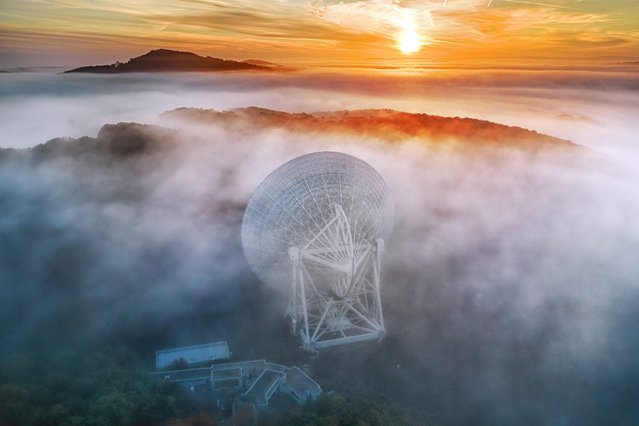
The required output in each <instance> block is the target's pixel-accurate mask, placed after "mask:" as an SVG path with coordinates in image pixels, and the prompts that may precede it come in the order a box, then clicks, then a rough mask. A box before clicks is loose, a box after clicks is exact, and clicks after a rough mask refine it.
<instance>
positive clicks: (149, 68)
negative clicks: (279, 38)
mask: <svg viewBox="0 0 639 426" xmlns="http://www.w3.org/2000/svg"><path fill="white" fill-rule="evenodd" d="M271 69H272V66H262V65H259V64H253V63H249V62H238V61H231V60H226V59H220V58H213V57H211V56H206V57H203V56H199V55H196V54H195V53H191V52H179V51H175V50H168V49H156V50H151V51H150V52H148V53H145V54H144V55H142V56H138V57H137V58H131V59H129V60H128V61H127V62H116V63H115V64H111V65H93V66H86V67H80V68H75V69H72V70H69V71H65V72H66V73H75V72H84V73H98V74H119V73H128V72H176V71H197V72H211V71H269V70H271Z"/></svg>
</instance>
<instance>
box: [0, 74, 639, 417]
mask: <svg viewBox="0 0 639 426" xmlns="http://www.w3.org/2000/svg"><path fill="white" fill-rule="evenodd" d="M0 78H2V79H3V81H4V83H3V85H2V101H1V102H2V108H3V111H4V112H5V113H3V114H2V115H0V120H1V123H2V128H3V129H5V133H4V139H3V143H2V145H3V147H22V148H24V147H31V146H34V145H37V144H40V143H43V142H45V141H47V140H49V139H52V138H53V137H57V136H70V137H74V138H77V137H80V136H85V135H87V136H89V138H84V139H80V140H70V139H59V140H56V141H53V142H50V143H48V144H46V145H44V146H37V147H35V148H34V149H33V150H31V151H28V152H27V151H25V152H12V151H5V152H4V153H3V154H2V155H0V240H1V241H2V244H1V245H0V295H1V300H3V301H6V302H5V306H6V309H3V310H2V313H0V325H1V327H2V330H1V333H0V336H1V337H0V347H2V348H13V347H19V346H27V347H39V348H44V347H46V346H47V345H56V344H63V345H70V346H83V345H101V344H104V342H107V341H108V342H125V343H126V344H128V345H131V346H132V347H134V348H135V350H137V351H139V352H141V353H148V356H149V358H151V357H152V356H153V351H154V350H155V349H158V346H159V347H164V346H171V345H179V344H195V343H201V342H203V341H206V340H216V339H229V342H230V344H231V349H232V350H233V352H234V353H235V355H236V356H237V357H238V358H239V359H249V358H250V357H252V356H259V357H263V356H265V354H268V355H269V356H273V357H278V356H279V357H286V354H285V352H286V351H287V350H289V349H288V348H291V347H294V346H295V342H294V341H291V340H290V339H289V338H288V337H286V336H285V334H283V333H280V331H279V330H280V328H281V323H282V320H281V317H282V314H283V306H284V305H285V304H286V295H282V294H279V293H278V292H276V291H274V290H273V289H270V288H268V287H265V286H263V285H262V284H261V283H259V281H258V280H257V278H256V277H255V276H254V275H253V273H252V272H251V271H250V270H249V268H248V265H247V264H246V262H245V260H244V258H243V255H242V252H241V248H240V243H239V229H240V228H239V227H240V224H241V218H242V214H243V209H244V207H245V205H246V202H247V201H248V199H249V197H250V195H251V193H252V191H253V190H254V189H255V187H256V186H257V185H258V184H259V182H260V181H261V180H262V179H263V178H264V177H265V176H266V175H267V174H268V173H269V172H270V171H272V170H273V169H275V168H276V167H277V166H279V165H280V164H282V163H283V162H285V161H287V160H289V159H291V158H294V157H295V156H297V155H301V154H303V153H307V152H312V151H317V150H336V151H342V152H346V153H350V154H352V155H355V156H357V157H359V158H361V159H363V160H365V161H367V162H369V163H370V164H371V165H373V166H374V167H375V168H376V169H377V170H378V171H379V172H380V173H381V174H382V176H383V177H384V178H385V179H386V180H387V182H388V184H389V186H390V188H391V192H392V193H393V194H394V201H395V208H396V211H395V218H396V223H395V230H394V233H393V235H392V236H391V238H390V239H389V241H388V242H387V243H386V247H387V250H386V255H385V259H384V263H383V268H384V272H383V278H384V280H383V284H382V286H383V304H384V309H385V316H386V320H387V330H388V335H387V337H386V338H385V340H384V341H383V342H382V343H381V344H380V346H379V347H376V346H375V345H373V346H372V347H369V348H368V349H364V350H363V351H362V352H361V353H359V354H356V353H354V352H349V353H348V354H346V355H344V354H342V355H340V354H339V353H337V354H334V353H330V354H327V355H322V354H320V357H319V359H318V361H317V365H316V366H315V367H314V368H315V377H316V378H317V380H318V381H319V382H320V383H321V384H322V385H323V386H324V388H325V389H329V388H333V389H336V390H337V391H342V390H345V389H355V390H356V391H358V392H368V393H370V394H371V395H383V396H385V397H387V398H390V399H391V400H393V401H395V402H397V403H398V404H400V405H401V406H402V407H404V408H405V409H407V410H411V411H415V412H417V413H418V414H419V415H420V416H423V417H424V418H425V419H427V420H429V421H431V422H433V423H435V424H469V423H472V424H514V423H518V424H522V423H523V424H604V423H608V424H631V423H632V421H633V420H635V419H636V418H637V416H638V415H639V413H638V411H637V407H636V401H637V398H639V358H638V357H637V354H638V353H639V335H638V334H637V331H636V323H637V319H639V315H638V314H637V312H639V310H638V308H639V288H638V286H639V282H638V280H639V261H638V259H637V253H639V224H637V220H636V218H637V217H639V196H638V195H639V194H638V192H637V191H638V190H637V188H638V187H639V186H638V184H639V178H638V176H639V174H637V173H636V170H634V169H633V166H634V164H636V163H633V161H634V160H635V159H636V158H637V156H636V154H637V151H636V148H637V147H636V146H634V145H633V143H635V142H634V140H633V137H635V136H634V135H636V134H637V131H638V130H639V129H638V127H639V124H637V122H636V120H634V119H631V117H633V114H635V111H636V109H633V108H634V106H636V105H637V100H638V99H639V94H638V92H637V91H636V88H633V86H632V81H630V83H629V82H628V81H626V80H623V81H622V82H619V79H617V78H612V77H611V81H610V83H609V84H599V85H596V86H595V87H593V85H592V79H590V80H588V79H585V80H584V81H583V86H584V87H582V88H581V89H579V88H578V87H577V88H576V87H575V86H576V85H577V83H574V82H573V83H571V85H570V87H567V88H565V89H561V84H560V83H561V81H560V80H559V81H558V80H556V79H554V80H553V79H548V80H547V81H542V82H541V83H540V84H539V85H537V86H535V85H531V84H528V83H526V84H525V83H524V80H523V79H522V80H521V81H520V83H517V81H519V80H517V79H515V81H514V82H513V81H510V80H505V81H504V84H497V83H496V82H495V80H494V79H491V80H490V82H488V83H487V82H486V81H482V80H481V79H475V80H473V81H471V82H468V81H466V80H463V81H461V80H454V79H452V80H450V82H451V83H448V84H450V85H452V82H454V81H457V82H458V83H459V85H458V86H449V87H452V88H450V90H452V94H451V93H448V95H446V93H447V91H446V90H444V89H442V88H441V87H440V85H442V84H444V83H445V82H446V81H448V80H445V79H438V80H437V81H436V82H430V83H429V82H415V81H414V80H407V81H404V82H403V83H401V84H399V83H394V84H396V85H399V87H398V88H397V90H396V91H394V90H392V88H389V87H388V86H389V85H390V84H391V81H392V79H390V77H388V76H381V77H374V78H373V77H368V79H366V78H362V79H361V80H360V82H361V83H360V85H359V86H357V85H356V86H355V87H354V88H348V89H344V85H345V83H342V84H341V85H340V84H338V82H339V81H340V80H339V78H337V77H335V76H327V75H323V76H317V75H315V76H309V75H306V76H304V75H303V76H297V75H296V76H291V78H290V80H291V83H290V84H287V83H285V82H284V81H283V79H284V77H283V76H279V75H278V76H267V77H259V78H258V77H251V76H246V75H231V76H215V77H207V76H201V75H190V76H148V75H133V76H78V75H72V76H67V75H41V74H37V75H36V74H12V75H3V76H1V77H0ZM349 78H350V77H344V79H346V80H345V81H347V82H348V81H351V80H349ZM518 78H519V77H518ZM598 78H601V77H598ZM306 83H308V84H306ZM409 83H410V84H415V86H414V87H415V90H412V91H411V90H410V88H409V87H408V88H407V85H409ZM411 92H412V93H411ZM394 93H396V94H394ZM456 95H457V96H456ZM462 95H463V96H462ZM252 105H255V106H261V107H269V108H274V109H280V110H286V111H327V110H335V109H356V108H373V107H383V108H396V109H401V110H405V111H419V112H427V113H433V114H442V115H450V116H455V115H459V116H470V117H477V118H484V119H489V120H491V121H495V122H501V123H506V124H511V125H521V126H524V127H527V128H531V129H534V130H538V131H543V132H548V133H551V134H553V135H556V136H560V137H564V138H569V139H571V140H572V141H573V142H575V143H579V144H583V145H585V146H589V147H590V148H591V150H590V151H589V152H583V151H581V150H562V151H561V152H547V153H541V154H538V155H531V154H530V153H527V152H524V151H520V150H518V149H517V147H516V143H514V144H511V145H509V147H504V148H496V147H482V148H480V149H476V148H473V147H472V146H471V145H469V142H468V140H465V139H464V140H461V136H460V140H461V142H460V143H461V146H457V147H455V148H453V147H452V145H451V142H454V141H450V140H441V141H439V140H435V141H423V140H419V139H416V138H405V139H403V140H400V141H393V142H392V143H391V142H388V141H387V140H385V137H384V136H385V135H384V130H383V129H381V130H380V131H379V132H378V134H374V135H370V134H369V135H367V136H357V135H356V134H354V133H352V132H351V133H346V132H343V133H323V132H313V131H300V130H299V129H298V128H295V127H294V126H292V125H291V124H290V123H288V122H287V123H288V124H287V123H285V124H282V125H281V126H278V127H269V128H264V129H256V128H255V123H253V122H251V120H250V117H249V118H247V119H246V122H245V125H242V122H240V125H235V126H221V125H219V123H214V122H213V123H208V124H207V123H203V122H197V123H195V122H193V121H189V120H178V119H168V118H167V116H161V115H160V113H162V112H164V111H167V110H170V109H172V108H176V107H183V106H188V107H201V108H214V109H218V110H221V109H227V108H234V107H245V106H252ZM119 121H126V122H138V123H147V124H160V125H162V126H164V127H154V126H138V125H133V124H122V125H118V126H111V127H106V128H104V129H102V130H101V131H100V133H99V134H98V130H99V129H100V128H101V127H102V126H103V125H104V124H106V123H116V122H119ZM291 121H292V122H294V119H291ZM309 130H312V129H309ZM425 142H429V143H425ZM521 142H522V143H523V142H525V141H521ZM198 339H199V340H198ZM327 362H330V369H329V368H326V365H325V363H327Z"/></svg>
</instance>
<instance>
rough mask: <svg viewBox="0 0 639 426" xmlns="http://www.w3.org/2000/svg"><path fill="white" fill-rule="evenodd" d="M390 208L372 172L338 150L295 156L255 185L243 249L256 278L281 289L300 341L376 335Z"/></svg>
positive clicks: (331, 342) (325, 343) (314, 344)
mask: <svg viewBox="0 0 639 426" xmlns="http://www.w3.org/2000/svg"><path fill="white" fill-rule="evenodd" d="M392 216H393V207H392V200H391V197H390V194H389V190H388V187H387V186H386V183H385V182H384V180H383V179H382V177H381V176H380V175H379V173H377V171H376V170H375V169H373V168H372V167H371V166H370V165H368V164H367V163H365V162H364V161H362V160H359V159H357V158H355V157H352V156H350V155H346V154H343V153H339V152H315V153H311V154H306V155H302V156H300V157H297V158H295V159H293V160H291V161H289V162H287V163H285V164H283V165H282V166H280V167H279V168H277V169H276V170H275V171H274V172H272V173H271V174H270V175H269V176H267V177H266V179H264V181H263V182H262V183H261V184H260V185H259V186H258V188H257V189H256V190H255V193H254V194H253V196H252V197H251V200H250V201H249V203H248V206H247V208H246V212H245V214H244V219H243V222H242V246H243V248H244V253H245V255H246V258H247V260H248V263H249V265H250V266H251V268H252V269H253V270H254V271H255V273H256V274H257V275H258V276H259V277H260V279H261V280H262V281H264V282H266V283H267V284H269V285H271V286H273V287H275V288H278V289H280V290H282V291H285V292H289V296H290V301H289V306H288V308H287V312H286V313H287V315H288V316H289V317H290V319H291V324H292V330H293V332H294V333H295V334H297V335H299V336H300V337H301V339H302V343H303V347H304V349H307V350H316V349H321V348H326V347H330V346H336V345H341V344H346V343H352V342H359V341H364V340H369V339H381V338H382V337H383V335H384V333H385V328H384V317H383V314H382V304H381V299H380V261H381V255H382V252H383V249H384V238H386V237H387V236H388V234H389V233H390V231H391V228H392Z"/></svg>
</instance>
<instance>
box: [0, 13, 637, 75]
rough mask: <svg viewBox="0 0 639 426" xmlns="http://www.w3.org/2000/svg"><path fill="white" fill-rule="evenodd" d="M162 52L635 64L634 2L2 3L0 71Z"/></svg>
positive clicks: (379, 63) (365, 62)
mask: <svg viewBox="0 0 639 426" xmlns="http://www.w3.org/2000/svg"><path fill="white" fill-rule="evenodd" d="M155 48H169V49H179V50H187V51H191V52H195V53H198V54H201V55H210V56H215V57H223V58H230V59H239V60H242V59H248V58H258V59H265V60H270V61H274V62H278V63H282V64H285V65H295V66H311V67H312V66H345V67H352V66H355V67H398V66H399V67H402V66H408V67H421V66H424V67H458V66H460V67H464V66H478V65H481V66H490V67H521V66H525V67H546V66H592V65H596V66H613V65H618V64H619V63H620V62H634V61H639V1H636V0H605V1H604V0H539V1H534V0H533V1H515V0H492V1H488V0H448V1H443V0H441V1H440V0H359V1H348V0H345V1H330V0H319V1H318V0H311V1H305V0H269V1H264V0H224V1H222V0H220V1H218V0H181V1H149V0H139V1H135V2H130V1H124V0H95V1H80V0H31V1H28V0H3V1H2V4H1V5H0V58H1V59H0V66H2V67H15V66H34V65H61V66H72V65H86V64H94V63H112V62H115V61H116V60H126V59H128V58H130V57H133V56H138V55H140V54H142V53H145V52H146V51H148V50H151V49H155Z"/></svg>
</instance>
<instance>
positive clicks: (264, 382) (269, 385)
mask: <svg viewBox="0 0 639 426" xmlns="http://www.w3.org/2000/svg"><path fill="white" fill-rule="evenodd" d="M283 378H284V375H283V374H282V373H278V372H277V371H273V370H264V371H263V372H262V374H260V377H258V379H257V380H256V381H255V383H253V385H252V386H251V387H250V388H249V390H247V391H246V393H245V394H244V396H246V397H247V398H248V399H249V400H253V401H255V402H256V403H258V404H267V403H268V400H269V397H270V395H269V393H270V392H269V391H271V390H272V389H273V387H274V386H278V385H279V383H281V382H282V381H283Z"/></svg>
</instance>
